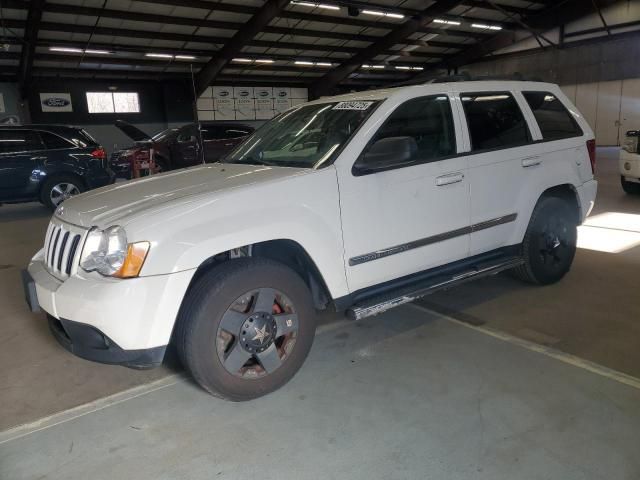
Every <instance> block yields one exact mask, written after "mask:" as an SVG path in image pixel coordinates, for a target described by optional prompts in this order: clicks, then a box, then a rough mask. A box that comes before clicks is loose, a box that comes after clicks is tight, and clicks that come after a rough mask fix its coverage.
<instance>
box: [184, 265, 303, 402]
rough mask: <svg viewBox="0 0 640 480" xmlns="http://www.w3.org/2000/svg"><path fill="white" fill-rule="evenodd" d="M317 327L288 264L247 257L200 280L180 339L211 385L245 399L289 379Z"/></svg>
mask: <svg viewBox="0 0 640 480" xmlns="http://www.w3.org/2000/svg"><path fill="white" fill-rule="evenodd" d="M314 332H315V310H314V307H313V301H312V298H311V294H310V293H309V290H308V288H307V286H306V284H305V283H304V281H303V280H302V279H301V278H300V277H299V276H298V275H297V274H296V273H295V272H294V271H293V270H291V269H290V268H288V267H287V266H285V265H282V264H280V263H277V262H274V261H271V260H267V259H253V258H247V259H237V260H230V261H228V262H226V263H224V264H222V265H220V266H219V267H216V268H214V269H212V270H210V271H209V272H207V273H205V274H204V275H203V276H202V277H200V278H199V279H198V280H197V281H196V283H195V285H194V286H193V287H192V288H191V290H190V291H189V293H188V295H187V297H186V298H185V300H184V303H183V306H182V308H181V310H180V315H179V318H178V323H177V328H176V337H175V341H176V344H177V348H178V353H179V355H180V357H181V359H182V362H183V364H184V366H185V367H186V368H187V369H188V370H189V372H190V373H191V374H192V375H193V378H194V379H195V380H196V381H197V382H198V383H199V384H200V385H201V386H202V387H203V388H204V389H205V390H207V391H208V392H209V393H211V394H213V395H215V396H219V397H222V398H226V399H230V400H235V401H242V400H250V399H253V398H256V397H260V396H262V395H265V394H267V393H269V392H272V391H274V390H276V389H278V388H280V387H281V386H282V385H284V384H285V383H287V382H288V381H289V380H290V379H291V378H292V377H293V376H294V375H295V373H296V372H297V371H298V369H299V368H300V366H301V365H302V363H303V362H304V360H305V358H306V357H307V354H308V353H309V349H310V348H311V344H312V342H313V337H314Z"/></svg>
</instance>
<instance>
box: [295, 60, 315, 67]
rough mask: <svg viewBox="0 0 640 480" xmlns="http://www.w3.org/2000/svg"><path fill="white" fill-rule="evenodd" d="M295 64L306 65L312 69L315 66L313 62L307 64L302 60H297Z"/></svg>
mask: <svg viewBox="0 0 640 480" xmlns="http://www.w3.org/2000/svg"><path fill="white" fill-rule="evenodd" d="M293 63H295V64H296V65H304V66H306V67H312V66H313V62H305V61H302V60H296V61H295V62H293Z"/></svg>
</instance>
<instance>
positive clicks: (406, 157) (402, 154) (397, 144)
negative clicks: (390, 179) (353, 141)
mask: <svg viewBox="0 0 640 480" xmlns="http://www.w3.org/2000/svg"><path fill="white" fill-rule="evenodd" d="M417 151H418V144H417V143H416V140H415V138H413V137H387V138H383V139H381V140H378V141H377V142H375V143H374V144H373V145H371V146H370V147H369V148H368V149H367V150H365V151H364V152H363V153H362V155H360V158H358V160H357V161H356V163H355V165H354V169H355V170H357V171H358V172H359V173H368V172H377V171H380V170H386V169H388V168H392V167H394V166H398V165H402V164H405V163H407V162H410V161H411V159H413V157H414V155H415V154H416V152H417Z"/></svg>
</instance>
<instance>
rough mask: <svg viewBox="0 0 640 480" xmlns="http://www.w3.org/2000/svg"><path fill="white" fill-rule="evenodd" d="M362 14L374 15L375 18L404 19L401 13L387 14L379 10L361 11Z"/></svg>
mask: <svg viewBox="0 0 640 480" xmlns="http://www.w3.org/2000/svg"><path fill="white" fill-rule="evenodd" d="M362 13H364V14H366V15H375V16H377V17H391V18H404V15H402V14H401V13H389V12H383V11H381V10H362Z"/></svg>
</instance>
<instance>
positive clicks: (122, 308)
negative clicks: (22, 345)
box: [23, 251, 194, 368]
mask: <svg viewBox="0 0 640 480" xmlns="http://www.w3.org/2000/svg"><path fill="white" fill-rule="evenodd" d="M193 273H194V270H188V271H183V272H177V273H172V274H167V275H154V276H149V277H139V278H132V279H126V280H121V279H112V278H105V277H102V276H100V275H99V274H97V273H86V272H78V273H76V274H74V275H72V276H71V277H69V278H67V279H66V280H64V281H60V280H59V279H57V278H56V277H54V276H53V275H51V274H50V273H49V272H48V271H47V270H46V268H45V265H44V262H43V261H42V251H40V252H38V254H36V256H35V257H34V258H33V259H32V261H31V263H30V264H29V267H28V269H27V271H26V272H25V273H23V284H24V286H25V296H26V297H27V303H29V305H30V307H31V309H32V310H33V311H37V310H38V309H42V310H44V311H45V312H46V313H47V314H48V315H49V317H50V319H51V322H50V323H53V325H52V332H53V333H54V336H55V337H56V339H57V340H58V341H59V342H60V343H61V344H62V345H63V346H64V347H65V348H66V349H67V350H69V351H70V352H72V353H74V354H75V355H78V356H79V357H82V358H86V359H89V360H94V361H98V362H102V363H112V364H120V365H126V366H131V367H136V368H143V367H149V366H154V365H157V364H159V363H161V362H162V357H163V356H164V351H165V349H166V346H167V344H168V343H169V339H170V337H171V332H172V330H173V325H174V323H175V319H176V317H177V314H178V310H179V308H180V304H181V303H182V298H183V297H184V294H185V293H186V291H187V288H188V286H189V282H190V281H191V277H192V276H193Z"/></svg>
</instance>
